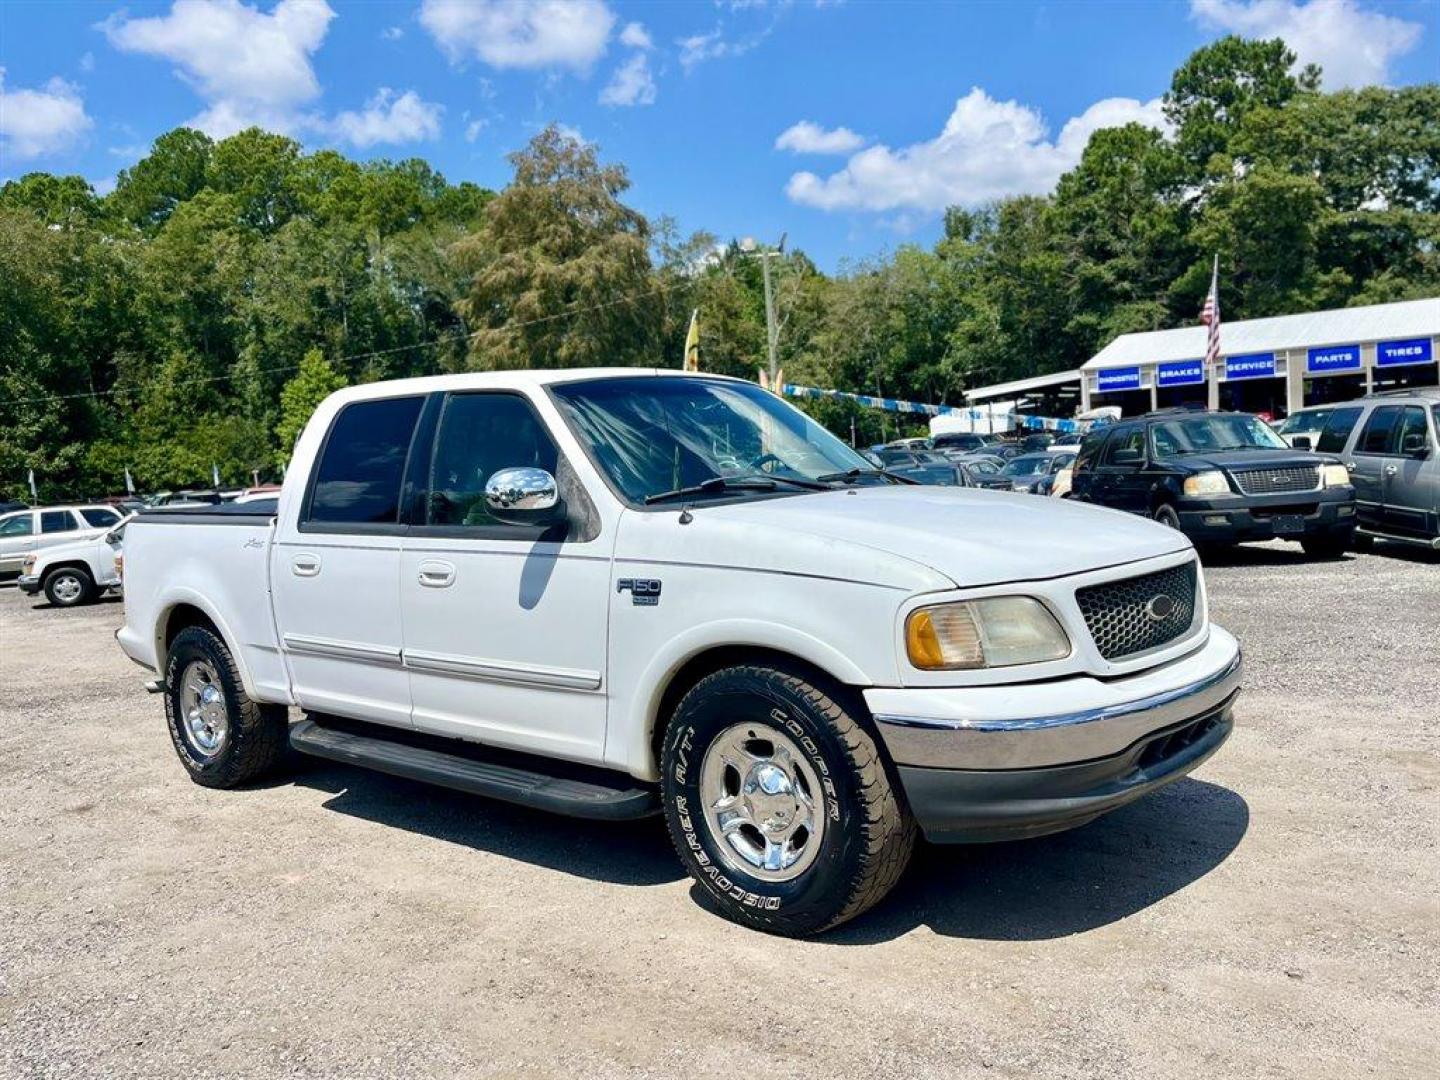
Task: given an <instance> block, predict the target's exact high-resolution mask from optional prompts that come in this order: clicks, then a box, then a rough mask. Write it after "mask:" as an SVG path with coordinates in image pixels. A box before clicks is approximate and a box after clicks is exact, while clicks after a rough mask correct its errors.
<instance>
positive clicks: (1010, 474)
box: [1000, 450, 1075, 495]
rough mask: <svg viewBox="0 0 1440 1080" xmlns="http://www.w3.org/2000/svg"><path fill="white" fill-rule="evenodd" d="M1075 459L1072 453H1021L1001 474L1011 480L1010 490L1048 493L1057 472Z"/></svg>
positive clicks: (1036, 493) (1032, 493)
mask: <svg viewBox="0 0 1440 1080" xmlns="http://www.w3.org/2000/svg"><path fill="white" fill-rule="evenodd" d="M1074 460H1075V455H1074V454H1071V453H1058V454H1052V453H1050V452H1049V451H1048V450H1046V451H1041V452H1040V453H1038V454H1021V455H1020V456H1019V457H1016V458H1011V459H1010V460H1009V461H1008V462H1006V464H1005V468H1004V469H1003V470H1002V471H1001V473H1000V475H1001V477H1003V478H1004V479H1006V480H1008V481H1009V482H1010V490H1011V491H1017V492H1022V493H1024V494H1027V495H1048V494H1049V493H1050V483H1051V481H1052V480H1053V479H1054V477H1055V474H1056V473H1057V472H1059V471H1060V470H1061V469H1062V468H1064V467H1065V466H1066V465H1068V464H1070V463H1071V462H1073V461H1074Z"/></svg>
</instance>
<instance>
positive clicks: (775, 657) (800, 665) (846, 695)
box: [650, 645, 871, 768]
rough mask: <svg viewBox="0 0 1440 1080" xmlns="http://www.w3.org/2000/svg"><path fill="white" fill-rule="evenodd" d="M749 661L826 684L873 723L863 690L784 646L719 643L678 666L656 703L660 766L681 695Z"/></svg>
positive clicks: (655, 746) (654, 742) (654, 730)
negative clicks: (857, 689)
mask: <svg viewBox="0 0 1440 1080" xmlns="http://www.w3.org/2000/svg"><path fill="white" fill-rule="evenodd" d="M747 664H767V665H770V666H772V667H781V668H784V669H786V670H787V671H793V672H795V673H796V674H797V675H803V676H805V678H807V679H809V680H810V681H811V682H813V683H814V684H815V685H816V686H822V687H824V688H825V690H826V691H827V692H829V693H830V694H831V695H832V696H834V697H837V698H839V699H840V700H842V701H843V702H844V703H845V705H846V707H847V708H848V709H849V710H850V711H851V714H852V715H853V716H854V717H855V718H856V719H857V720H858V721H859V722H860V723H862V724H865V725H866V726H867V727H868V726H870V724H871V720H870V713H869V710H868V709H867V708H866V707H865V699H864V698H863V697H861V696H860V694H859V692H858V691H856V690H855V688H854V687H851V686H849V685H847V684H845V683H843V682H841V681H840V680H839V679H837V678H835V676H833V675H831V674H830V673H829V672H828V671H826V670H825V669H824V668H822V667H819V666H817V665H815V664H813V663H811V662H810V661H809V660H805V659H802V658H801V657H799V656H796V655H795V654H794V653H788V652H785V651H784V650H782V649H767V648H764V647H763V646H757V645H718V646H716V647H714V648H712V649H706V650H705V651H704V652H700V653H696V654H695V655H694V656H692V657H690V659H689V660H686V661H685V662H684V663H683V664H681V665H680V667H679V668H677V669H676V671H675V673H674V674H673V675H671V676H670V681H669V682H667V683H666V684H665V691H664V693H662V694H661V695H660V704H659V705H658V706H657V707H656V709H655V714H654V715H653V716H652V717H650V753H651V754H652V755H654V759H653V760H654V762H655V765H656V767H657V768H658V767H659V764H660V746H661V743H662V742H663V741H664V739H665V725H666V723H667V722H668V721H669V719H670V714H671V713H673V712H674V711H675V707H676V706H677V705H679V704H680V699H681V698H683V697H684V696H685V695H686V694H687V693H688V692H689V691H690V688H691V687H693V686H694V685H695V684H696V683H698V682H699V681H700V680H701V679H703V678H705V677H706V676H707V675H713V674H714V673H715V672H717V671H719V670H721V669H722V668H728V667H742V666H744V665H747Z"/></svg>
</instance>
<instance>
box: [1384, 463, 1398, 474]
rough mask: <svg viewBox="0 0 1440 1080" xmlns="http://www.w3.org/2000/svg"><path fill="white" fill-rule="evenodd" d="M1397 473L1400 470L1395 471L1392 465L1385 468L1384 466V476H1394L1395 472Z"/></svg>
mask: <svg viewBox="0 0 1440 1080" xmlns="http://www.w3.org/2000/svg"><path fill="white" fill-rule="evenodd" d="M1399 471H1400V470H1399V469H1397V468H1396V467H1395V466H1394V465H1386V466H1385V475H1386V476H1394V475H1395V474H1396V473H1397V472H1399Z"/></svg>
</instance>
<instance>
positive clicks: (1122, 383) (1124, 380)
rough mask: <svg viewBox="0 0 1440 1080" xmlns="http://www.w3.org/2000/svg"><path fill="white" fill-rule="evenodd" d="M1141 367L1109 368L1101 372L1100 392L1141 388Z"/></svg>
mask: <svg viewBox="0 0 1440 1080" xmlns="http://www.w3.org/2000/svg"><path fill="white" fill-rule="evenodd" d="M1139 389H1140V369H1139V368H1138V367H1122V368H1109V369H1108V370H1102V371H1101V372H1100V392H1101V393H1102V394H1106V393H1109V392H1110V391H1112V390H1139Z"/></svg>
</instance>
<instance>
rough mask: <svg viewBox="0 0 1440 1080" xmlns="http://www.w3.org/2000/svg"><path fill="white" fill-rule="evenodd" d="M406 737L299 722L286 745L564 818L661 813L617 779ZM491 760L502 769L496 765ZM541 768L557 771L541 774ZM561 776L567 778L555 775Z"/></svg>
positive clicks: (655, 801) (642, 790)
mask: <svg viewBox="0 0 1440 1080" xmlns="http://www.w3.org/2000/svg"><path fill="white" fill-rule="evenodd" d="M371 730H373V728H372V729H371ZM382 730H383V729H382ZM405 734H407V733H398V732H397V736H398V737H395V738H382V737H379V736H378V735H376V734H369V733H368V732H367V733H360V732H356V731H353V730H343V729H341V728H337V727H329V726H322V725H320V724H317V723H315V721H313V720H302V721H301V722H300V723H298V724H296V725H295V726H293V727H292V728H291V729H290V745H291V746H292V747H294V748H295V749H296V750H298V751H299V752H300V753H302V754H310V755H312V756H314V757H320V758H326V759H328V760H330V761H340V762H344V763H345V764H347V765H360V766H362V767H364V768H367V769H375V770H376V771H378V772H383V773H389V774H390V775H391V776H403V777H405V778H406V779H409V780H420V781H424V782H426V783H430V784H438V785H439V786H441V787H447V788H452V789H454V790H456V791H465V792H469V793H470V794H472V795H484V796H487V797H489V798H492V799H500V800H502V801H503V802H509V803H518V804H519V805H521V806H530V807H534V808H535V809H537V810H548V811H550V812H551V813H555V814H565V815H566V816H568V817H580V818H593V819H597V820H601V821H626V820H630V819H633V818H643V817H649V816H651V815H652V814H657V813H659V812H660V798H659V795H658V794H657V793H656V791H655V790H654V789H653V788H649V787H643V786H639V785H637V784H636V783H635V781H634V780H632V779H631V778H630V777H628V776H623V775H621V774H619V773H615V774H608V773H606V772H604V771H603V770H600V769H586V768H584V767H583V766H569V765H567V764H566V763H562V762H551V761H548V760H547V759H544V758H534V757H530V756H528V755H518V754H507V753H505V752H503V751H495V752H493V753H491V752H488V751H485V750H483V749H481V748H478V747H475V746H473V744H468V743H467V744H460V743H457V744H456V749H457V750H459V749H463V750H464V751H465V752H464V753H451V752H447V751H445V750H441V749H437V748H435V747H434V744H435V743H436V742H448V741H449V740H435V739H430V740H428V742H429V743H430V745H425V746H421V745H415V744H414V743H415V742H416V741H419V740H423V739H425V737H424V736H421V737H419V740H417V739H406V738H405ZM482 755H483V756H482ZM497 757H498V758H502V759H503V762H502V761H497V760H494V758H497ZM522 762H523V763H522ZM546 767H553V768H554V770H555V771H554V772H547V771H542V770H543V769H545V768H546ZM562 772H563V773H567V774H569V775H559V774H560V773H562Z"/></svg>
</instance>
